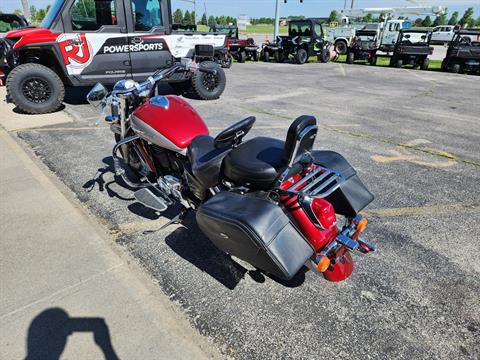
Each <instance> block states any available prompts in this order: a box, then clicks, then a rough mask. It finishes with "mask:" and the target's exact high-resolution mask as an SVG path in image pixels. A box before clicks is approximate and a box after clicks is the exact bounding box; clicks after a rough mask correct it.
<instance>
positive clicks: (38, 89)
mask: <svg viewBox="0 0 480 360" xmlns="http://www.w3.org/2000/svg"><path fill="white" fill-rule="evenodd" d="M6 86H7V94H8V96H10V98H11V99H12V101H13V103H14V104H15V105H16V106H17V107H18V109H20V110H21V111H22V112H24V113H27V114H46V113H51V112H54V111H56V110H58V109H59V108H60V106H61V105H62V102H63V99H64V97H65V86H64V85H63V82H62V80H61V79H60V77H59V76H58V75H57V74H56V73H55V72H54V71H53V70H52V69H50V68H48V67H46V66H44V65H41V64H35V63H28V64H22V65H19V66H17V67H16V68H14V69H13V70H12V71H11V72H10V74H9V75H8V77H7V83H6Z"/></svg>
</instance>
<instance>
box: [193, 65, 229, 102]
mask: <svg viewBox="0 0 480 360" xmlns="http://www.w3.org/2000/svg"><path fill="white" fill-rule="evenodd" d="M201 66H202V67H204V68H208V69H213V70H216V71H217V73H216V74H208V73H205V72H201V71H197V72H195V74H193V76H192V89H193V92H194V93H195V95H197V96H198V97H199V98H200V99H202V100H215V99H218V98H219V97H220V95H222V93H223V91H224V90H225V85H226V83H227V78H226V76H225V71H223V69H222V68H221V67H220V66H218V64H216V63H214V62H213V61H204V62H202V63H201Z"/></svg>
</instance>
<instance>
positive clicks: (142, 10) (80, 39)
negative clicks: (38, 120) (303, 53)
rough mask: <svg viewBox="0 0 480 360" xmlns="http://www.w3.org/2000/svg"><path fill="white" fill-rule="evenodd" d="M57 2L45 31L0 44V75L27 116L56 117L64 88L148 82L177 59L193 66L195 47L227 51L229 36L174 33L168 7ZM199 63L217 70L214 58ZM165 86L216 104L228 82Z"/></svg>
mask: <svg viewBox="0 0 480 360" xmlns="http://www.w3.org/2000/svg"><path fill="white" fill-rule="evenodd" d="M88 5H89V6H85V4H84V0H56V2H55V4H54V5H53V6H52V7H51V8H50V11H49V12H48V14H47V16H46V17H45V19H44V21H43V22H42V24H41V26H40V27H36V28H26V29H21V30H16V31H10V32H8V33H7V34H6V35H5V37H3V38H0V42H1V43H2V46H0V49H1V53H0V73H1V72H3V73H5V76H6V86H7V100H10V101H12V102H14V103H15V105H16V106H17V108H18V109H19V110H21V111H23V112H25V113H30V114H41V113H48V112H52V111H55V110H57V109H58V108H59V107H60V106H61V104H62V102H63V99H64V95H65V87H66V86H91V85H94V84H95V83H96V82H99V81H101V82H102V83H104V84H110V85H113V84H114V83H116V82H117V81H118V80H122V79H133V80H135V81H141V80H145V79H146V78H147V77H148V76H150V75H152V74H153V73H155V72H156V71H157V70H159V69H162V68H165V67H167V66H168V65H170V64H171V63H172V62H174V61H176V60H178V59H180V58H191V59H193V57H194V54H195V47H196V46H197V45H211V46H213V47H214V49H221V48H223V47H224V46H225V43H226V37H225V35H215V34H200V33H191V34H185V33H184V32H179V33H176V32H173V31H172V30H171V4H170V0H102V1H91V2H88ZM196 60H197V61H199V60H201V61H206V62H209V63H210V64H205V65H207V66H217V65H216V64H213V60H214V57H213V52H212V54H211V56H206V57H203V58H201V59H199V58H196ZM168 83H170V84H172V85H173V87H175V88H176V89H177V90H181V91H182V92H189V93H191V94H192V95H194V96H196V97H198V98H200V99H204V100H211V99H217V98H219V96H220V95H221V94H222V92H223V89H224V87H225V74H224V73H223V70H222V69H219V71H218V72H217V74H216V75H215V76H213V75H211V74H207V73H202V72H197V73H195V74H193V73H192V72H187V71H185V72H183V73H178V74H176V76H175V77H173V78H170V79H169V80H168Z"/></svg>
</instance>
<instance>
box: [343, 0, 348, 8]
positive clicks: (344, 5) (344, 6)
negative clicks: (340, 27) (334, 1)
mask: <svg viewBox="0 0 480 360" xmlns="http://www.w3.org/2000/svg"><path fill="white" fill-rule="evenodd" d="M346 8H347V0H344V2H343V9H346Z"/></svg>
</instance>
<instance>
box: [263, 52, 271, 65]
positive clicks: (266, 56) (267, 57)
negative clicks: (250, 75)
mask: <svg viewBox="0 0 480 360" xmlns="http://www.w3.org/2000/svg"><path fill="white" fill-rule="evenodd" d="M262 55H263V61H265V62H269V61H270V53H269V52H268V50H263V54H262Z"/></svg>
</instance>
